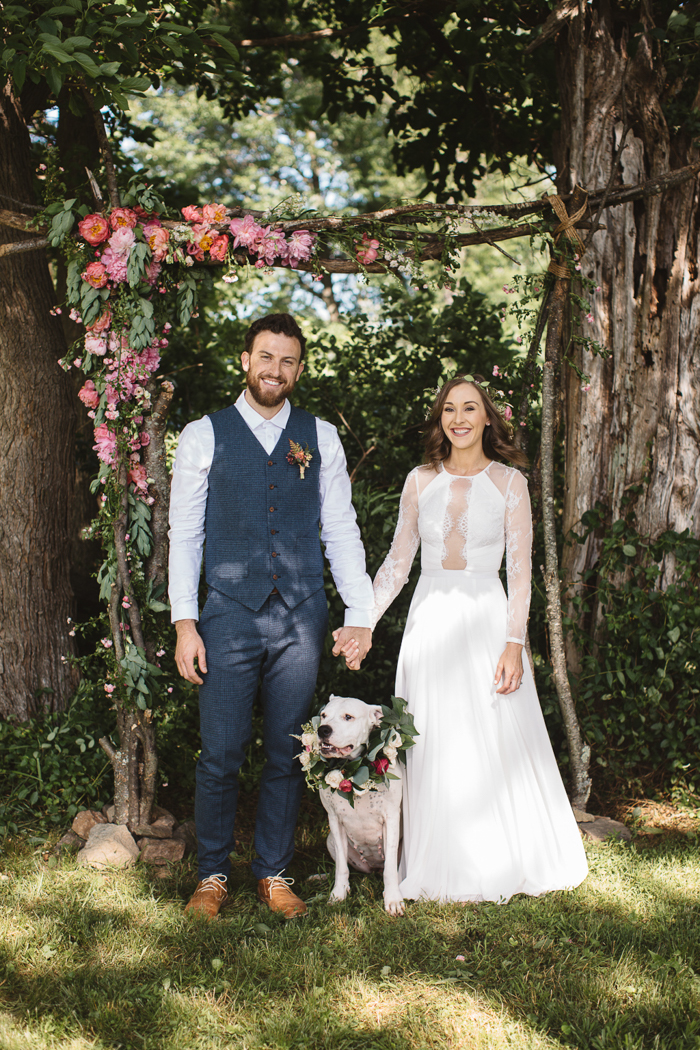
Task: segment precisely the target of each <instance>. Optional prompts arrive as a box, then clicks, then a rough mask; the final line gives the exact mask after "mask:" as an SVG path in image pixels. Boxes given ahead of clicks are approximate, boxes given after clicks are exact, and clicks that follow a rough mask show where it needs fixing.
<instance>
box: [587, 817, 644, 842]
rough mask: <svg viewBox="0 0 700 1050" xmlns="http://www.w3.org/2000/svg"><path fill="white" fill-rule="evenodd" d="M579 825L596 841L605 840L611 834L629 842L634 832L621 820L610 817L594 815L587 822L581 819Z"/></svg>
mask: <svg viewBox="0 0 700 1050" xmlns="http://www.w3.org/2000/svg"><path fill="white" fill-rule="evenodd" d="M586 816H590V814H586ZM578 826H579V828H580V829H581V834H582V835H583V836H585V838H588V839H592V840H593V841H594V842H604V841H605V839H607V838H608V837H609V836H611V835H612V836H613V838H616V839H622V840H624V841H625V842H629V841H630V839H631V838H632V832H631V831H630V829H629V828H627V827H625V825H624V824H621V823H620V821H619V820H611V819H610V817H593V819H592V820H589V821H586V822H585V823H584V822H583V821H579V825H578Z"/></svg>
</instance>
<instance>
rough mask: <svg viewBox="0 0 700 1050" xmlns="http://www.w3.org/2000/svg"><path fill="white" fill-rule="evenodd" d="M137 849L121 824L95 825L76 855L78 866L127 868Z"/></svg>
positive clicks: (134, 859) (134, 857)
mask: <svg viewBox="0 0 700 1050" xmlns="http://www.w3.org/2000/svg"><path fill="white" fill-rule="evenodd" d="M138 855H139V849H138V846H137V845H136V843H135V841H134V838H133V835H132V834H131V832H130V831H129V829H128V828H127V827H125V826H124V825H123V824H96V825H95V826H94V827H93V828H92V830H91V831H90V834H89V836H88V840H87V842H86V844H85V846H84V848H83V849H81V851H80V853H79V854H78V864H81V865H83V867H91V868H129V867H131V866H132V865H133V864H135V863H136V859H137V857H138Z"/></svg>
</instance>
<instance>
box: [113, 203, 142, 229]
mask: <svg viewBox="0 0 700 1050" xmlns="http://www.w3.org/2000/svg"><path fill="white" fill-rule="evenodd" d="M137 222H138V215H137V214H136V212H135V211H132V210H131V208H115V209H114V211H113V212H112V213H111V215H110V216H109V224H110V226H111V227H112V229H113V230H119V229H127V230H130V229H133V227H134V226H135V225H136V223H137Z"/></svg>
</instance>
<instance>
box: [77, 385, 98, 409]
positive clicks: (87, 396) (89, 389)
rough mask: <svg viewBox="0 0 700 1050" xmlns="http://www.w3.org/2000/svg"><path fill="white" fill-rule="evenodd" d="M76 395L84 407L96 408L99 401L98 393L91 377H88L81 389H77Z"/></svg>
mask: <svg viewBox="0 0 700 1050" xmlns="http://www.w3.org/2000/svg"><path fill="white" fill-rule="evenodd" d="M78 397H79V398H80V400H81V401H82V402H83V404H84V405H85V407H86V408H97V406H98V405H99V403H100V395H99V394H98V393H97V390H96V389H95V384H94V383H93V381H92V379H88V380H87V382H86V383H85V384H84V385H83V387H82V389H81V390H79V391H78Z"/></svg>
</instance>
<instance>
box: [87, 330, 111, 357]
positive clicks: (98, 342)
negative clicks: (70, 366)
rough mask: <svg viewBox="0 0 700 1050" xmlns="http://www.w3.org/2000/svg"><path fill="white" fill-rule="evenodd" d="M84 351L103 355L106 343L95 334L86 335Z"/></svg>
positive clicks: (99, 355)
mask: <svg viewBox="0 0 700 1050" xmlns="http://www.w3.org/2000/svg"><path fill="white" fill-rule="evenodd" d="M85 352H86V353H87V354H95V356H96V357H104V355H105V354H106V352H107V343H106V341H105V340H104V339H100V337H99V336H97V335H86V336H85Z"/></svg>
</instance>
